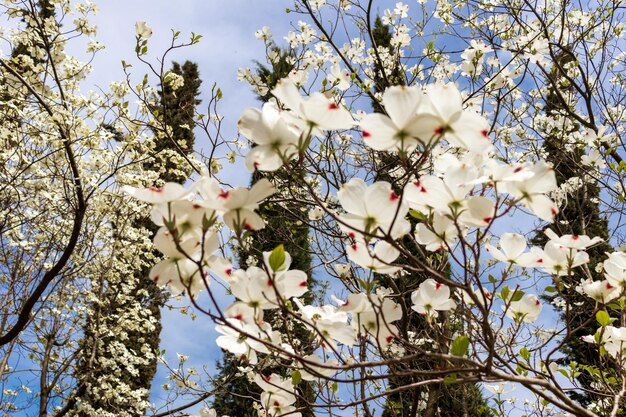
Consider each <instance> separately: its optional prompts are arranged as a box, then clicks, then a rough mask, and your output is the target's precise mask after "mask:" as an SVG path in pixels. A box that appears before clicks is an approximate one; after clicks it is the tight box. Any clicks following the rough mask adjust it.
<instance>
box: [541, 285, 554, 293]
mask: <svg viewBox="0 0 626 417" xmlns="http://www.w3.org/2000/svg"><path fill="white" fill-rule="evenodd" d="M544 291H545V292H556V288H554V287H553V286H548V287H546V289H545V290H544Z"/></svg>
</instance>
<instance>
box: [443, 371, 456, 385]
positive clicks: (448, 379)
mask: <svg viewBox="0 0 626 417" xmlns="http://www.w3.org/2000/svg"><path fill="white" fill-rule="evenodd" d="M455 382H456V374H448V375H446V376H444V377H443V383H444V384H446V385H450V384H454V383H455Z"/></svg>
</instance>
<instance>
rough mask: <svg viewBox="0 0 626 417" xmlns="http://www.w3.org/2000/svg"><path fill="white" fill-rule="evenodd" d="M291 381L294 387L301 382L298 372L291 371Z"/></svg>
mask: <svg viewBox="0 0 626 417" xmlns="http://www.w3.org/2000/svg"><path fill="white" fill-rule="evenodd" d="M291 381H292V382H293V384H294V385H299V384H300V382H302V374H301V373H300V371H298V370H295V371H293V373H292V374H291Z"/></svg>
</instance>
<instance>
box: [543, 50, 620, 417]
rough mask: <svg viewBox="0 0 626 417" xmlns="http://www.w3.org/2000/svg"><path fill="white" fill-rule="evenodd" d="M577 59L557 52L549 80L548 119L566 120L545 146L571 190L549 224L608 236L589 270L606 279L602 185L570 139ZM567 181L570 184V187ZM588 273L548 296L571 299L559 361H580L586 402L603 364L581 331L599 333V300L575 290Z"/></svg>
mask: <svg viewBox="0 0 626 417" xmlns="http://www.w3.org/2000/svg"><path fill="white" fill-rule="evenodd" d="M574 60H575V57H574V54H573V53H572V51H571V50H564V51H561V52H560V53H557V54H556V55H555V59H554V63H553V67H552V71H551V73H550V74H549V76H548V80H547V84H548V86H549V89H548V94H547V95H546V102H545V107H544V112H545V114H546V116H548V118H549V119H551V120H553V121H556V120H561V122H560V123H556V124H552V123H549V124H548V127H547V129H546V131H545V132H544V143H543V149H544V150H545V151H546V160H547V161H548V162H550V163H552V165H553V168H554V171H555V174H556V180H557V184H558V185H559V186H560V187H562V188H564V192H565V193H567V195H566V196H565V198H564V199H563V203H562V204H561V206H560V209H559V213H558V214H557V216H556V218H555V221H554V222H553V223H552V224H551V225H550V226H549V227H550V228H551V229H553V230H554V231H555V232H556V233H557V234H558V235H565V234H572V235H588V236H598V237H601V238H602V239H604V241H603V242H602V243H600V244H597V245H595V246H593V247H591V248H589V249H587V251H586V252H587V253H588V254H589V264H588V266H589V268H588V272H589V273H590V274H591V276H592V278H593V279H594V280H602V279H604V278H603V276H602V273H601V272H599V271H598V270H596V266H597V265H598V264H601V263H602V261H603V260H604V259H605V258H606V256H605V253H607V252H612V251H613V248H611V245H610V244H609V243H608V239H609V229H608V222H607V219H606V218H604V217H603V216H602V215H601V213H600V206H599V202H600V190H599V188H598V186H597V183H596V180H595V179H594V178H593V177H592V176H591V175H590V174H589V173H588V168H587V167H585V166H584V165H582V164H581V157H582V156H583V155H584V154H585V151H584V145H583V146H581V145H580V144H574V143H570V138H571V135H572V133H574V132H576V131H578V130H579V128H580V125H579V124H578V123H577V122H575V121H574V120H573V118H572V117H571V116H569V112H570V111H572V110H571V108H572V107H571V100H573V98H572V97H573V94H574V90H573V86H572V85H571V84H569V83H568V82H566V81H564V78H563V76H564V74H565V73H566V71H567V68H568V66H569V65H571V64H572V63H573V62H574ZM568 182H569V183H570V184H571V186H569V187H568V186H567V183H568ZM534 242H535V243H536V244H539V245H543V244H545V243H546V242H547V238H546V236H545V235H544V234H543V233H540V234H538V235H536V236H535V238H534ZM587 277H588V276H587V275H586V274H585V271H583V270H582V269H579V268H576V269H574V270H573V272H572V274H571V275H569V276H564V277H561V281H559V282H557V286H556V287H558V293H557V294H556V295H550V296H548V297H546V298H547V299H548V300H550V301H554V300H555V299H556V298H557V297H560V298H562V299H564V300H565V301H566V302H567V303H568V304H569V308H568V309H567V310H561V312H560V316H561V319H562V320H564V321H566V322H567V323H568V328H570V329H572V332H571V334H570V335H569V337H568V338H567V340H566V341H565V343H564V344H563V346H562V347H561V352H562V353H563V357H562V358H560V359H559V363H562V364H565V365H570V364H572V363H573V364H576V365H575V368H578V369H577V370H578V371H579V372H580V373H579V376H578V377H577V380H578V382H579V383H580V384H581V386H582V387H584V388H587V389H588V391H586V392H584V391H577V392H575V393H573V394H572V398H574V399H575V400H576V401H578V402H580V403H581V404H583V405H585V406H589V405H590V404H591V403H592V402H595V401H599V400H601V398H602V397H599V396H596V395H594V394H593V392H594V387H593V384H592V383H593V378H592V377H591V375H590V374H591V373H593V372H594V367H597V366H600V365H601V364H600V361H599V358H598V355H597V354H596V353H595V352H596V349H595V347H594V346H593V345H590V344H589V343H586V342H583V341H582V340H581V339H580V338H581V336H584V335H587V334H594V333H595V332H596V330H597V328H598V324H597V323H596V322H595V321H590V322H588V319H589V317H588V316H589V312H590V311H594V309H595V307H596V306H595V302H594V301H593V300H592V299H590V298H589V297H587V296H584V295H582V294H580V293H579V292H578V291H576V287H577V286H578V285H580V282H581V281H582V280H585V279H587ZM582 364H585V365H582Z"/></svg>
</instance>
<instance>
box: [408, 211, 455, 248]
mask: <svg viewBox="0 0 626 417" xmlns="http://www.w3.org/2000/svg"><path fill="white" fill-rule="evenodd" d="M457 236H458V229H457V228H456V226H455V224H454V222H453V221H452V219H450V218H449V217H447V216H443V215H441V214H439V213H435V214H434V215H433V221H432V226H428V225H426V223H419V224H418V225H417V226H416V227H415V240H416V241H417V242H418V243H419V244H420V245H426V250H428V251H432V252H434V251H438V250H440V249H446V248H448V247H450V246H452V245H453V244H454V242H455V241H456V238H457Z"/></svg>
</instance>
